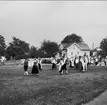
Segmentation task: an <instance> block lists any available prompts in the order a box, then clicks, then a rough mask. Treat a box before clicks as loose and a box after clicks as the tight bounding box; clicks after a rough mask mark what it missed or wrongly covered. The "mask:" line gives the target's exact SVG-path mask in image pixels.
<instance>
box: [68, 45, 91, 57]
mask: <svg viewBox="0 0 107 105" xmlns="http://www.w3.org/2000/svg"><path fill="white" fill-rule="evenodd" d="M85 53H86V55H88V56H89V55H90V51H81V49H80V48H79V47H78V46H76V45H75V44H73V45H71V46H70V47H68V48H67V57H68V58H71V57H74V56H83V55H84V54H85Z"/></svg>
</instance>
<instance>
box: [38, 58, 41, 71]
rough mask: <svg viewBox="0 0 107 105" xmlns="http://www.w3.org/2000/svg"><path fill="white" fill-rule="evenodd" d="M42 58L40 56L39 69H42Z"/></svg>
mask: <svg viewBox="0 0 107 105" xmlns="http://www.w3.org/2000/svg"><path fill="white" fill-rule="evenodd" d="M41 62H42V61H41V58H38V67H39V70H42V64H41Z"/></svg>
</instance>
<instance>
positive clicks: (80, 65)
mask: <svg viewBox="0 0 107 105" xmlns="http://www.w3.org/2000/svg"><path fill="white" fill-rule="evenodd" d="M106 62H107V61H106ZM51 63H52V70H54V69H58V72H59V74H60V75H62V74H64V73H66V74H68V68H67V67H68V66H69V67H70V68H71V69H74V70H78V71H80V72H86V71H87V70H88V65H89V64H94V65H98V64H99V59H98V58H96V59H92V57H89V56H87V55H84V56H75V57H71V58H69V59H68V58H66V57H61V58H60V59H58V60H57V59H56V58H52V59H51ZM106 64H107V63H106ZM28 67H30V68H31V69H32V71H31V74H36V75H39V71H41V70H42V59H40V58H35V59H33V60H32V61H28V60H27V59H26V60H25V62H24V71H25V72H24V75H29V74H28V72H27V70H28Z"/></svg>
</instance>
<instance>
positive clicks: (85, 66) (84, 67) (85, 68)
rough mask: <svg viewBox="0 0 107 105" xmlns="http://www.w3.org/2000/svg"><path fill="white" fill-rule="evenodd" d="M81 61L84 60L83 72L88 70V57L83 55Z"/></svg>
mask: <svg viewBox="0 0 107 105" xmlns="http://www.w3.org/2000/svg"><path fill="white" fill-rule="evenodd" d="M81 62H82V67H83V72H85V71H87V64H88V59H87V57H86V56H83V57H82V59H81Z"/></svg>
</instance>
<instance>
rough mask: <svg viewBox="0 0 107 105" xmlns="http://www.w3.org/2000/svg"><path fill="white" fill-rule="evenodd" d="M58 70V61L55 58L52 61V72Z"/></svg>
mask: <svg viewBox="0 0 107 105" xmlns="http://www.w3.org/2000/svg"><path fill="white" fill-rule="evenodd" d="M56 68H57V66H56V60H55V58H53V60H52V70H53V69H56Z"/></svg>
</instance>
